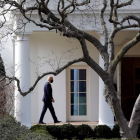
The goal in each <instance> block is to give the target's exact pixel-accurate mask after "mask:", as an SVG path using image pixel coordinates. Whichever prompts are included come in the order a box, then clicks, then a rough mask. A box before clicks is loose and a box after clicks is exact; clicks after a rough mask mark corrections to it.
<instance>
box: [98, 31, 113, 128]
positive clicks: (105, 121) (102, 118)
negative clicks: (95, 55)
mask: <svg viewBox="0 0 140 140" xmlns="http://www.w3.org/2000/svg"><path fill="white" fill-rule="evenodd" d="M100 42H101V43H102V44H104V35H102V34H100ZM99 65H100V66H101V67H102V68H103V67H104V61H103V59H102V57H101V55H100V54H99ZM103 90H104V83H103V81H102V79H101V78H100V77H99V125H107V126H109V127H111V128H112V127H113V126H114V115H113V113H112V111H111V109H110V107H109V106H108V104H107V103H106V101H105V98H104V95H103Z"/></svg>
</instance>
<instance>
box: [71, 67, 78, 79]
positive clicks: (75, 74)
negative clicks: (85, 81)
mask: <svg viewBox="0 0 140 140" xmlns="http://www.w3.org/2000/svg"><path fill="white" fill-rule="evenodd" d="M71 80H78V69H71Z"/></svg>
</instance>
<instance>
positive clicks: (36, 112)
mask: <svg viewBox="0 0 140 140" xmlns="http://www.w3.org/2000/svg"><path fill="white" fill-rule="evenodd" d="M93 33H94V32H91V34H93ZM30 45H31V61H33V62H34V63H35V64H37V66H39V64H43V63H44V64H43V65H42V67H40V71H41V72H46V71H52V68H51V67H50V66H49V65H48V64H45V60H46V58H45V57H47V56H48V55H49V56H48V57H47V59H48V60H49V59H52V60H53V59H55V58H56V57H57V58H58V59H59V58H60V57H61V55H62V51H63V52H65V51H67V50H68V49H72V48H75V47H77V48H78V49H76V50H73V53H66V54H65V55H64V57H65V56H67V57H69V56H70V55H71V54H72V56H71V57H70V59H66V58H64V59H62V63H61V66H62V65H64V64H65V63H66V62H67V61H69V60H73V59H74V58H79V57H81V56H82V50H81V48H80V45H79V43H78V42H77V41H76V40H73V39H70V40H68V39H67V38H65V37H63V36H61V35H60V34H59V33H57V34H56V33H55V32H34V33H33V34H32V35H31V40H30ZM87 45H88V49H89V54H90V55H91V57H92V58H93V59H94V60H95V61H96V62H97V63H98V61H99V53H98V52H97V50H96V49H95V47H94V46H92V45H91V44H90V43H89V42H87ZM52 50H53V52H54V54H55V55H52V53H51V52H52ZM38 56H39V57H38ZM37 57H38V58H37ZM43 57H44V58H43ZM40 58H41V59H40ZM55 61H56V60H55ZM81 64H83V63H76V64H75V65H81ZM55 68H57V65H56V63H55ZM34 73H35V65H34V64H33V63H31V83H32V84H33V83H34V80H35V78H34V76H35V74H34ZM89 75H90V79H89V80H90V85H89V89H90V97H91V98H90V120H91V121H97V120H98V102H99V101H98V87H99V85H98V83H99V81H98V80H99V78H98V75H97V74H96V73H95V72H94V71H93V70H92V69H91V68H90V73H89ZM53 77H54V83H52V89H53V97H54V99H55V103H54V104H53V105H54V108H55V112H56V115H57V117H58V119H59V120H61V121H63V122H65V121H66V88H67V86H66V78H67V77H66V70H64V71H63V72H61V73H60V74H59V75H58V76H53ZM46 82H47V76H46V77H44V78H43V79H42V80H40V82H39V83H38V85H37V88H36V90H34V93H32V123H37V122H38V120H39V117H40V114H41V110H42V107H43V102H42V97H43V94H44V93H43V87H44V84H45V83H46ZM44 122H46V123H51V122H53V119H52V117H51V115H50V112H49V111H48V110H47V113H46V115H45V117H44Z"/></svg>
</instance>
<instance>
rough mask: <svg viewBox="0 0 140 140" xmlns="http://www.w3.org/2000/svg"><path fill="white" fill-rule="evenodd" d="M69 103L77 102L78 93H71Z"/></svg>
mask: <svg viewBox="0 0 140 140" xmlns="http://www.w3.org/2000/svg"><path fill="white" fill-rule="evenodd" d="M71 103H72V104H78V93H71Z"/></svg>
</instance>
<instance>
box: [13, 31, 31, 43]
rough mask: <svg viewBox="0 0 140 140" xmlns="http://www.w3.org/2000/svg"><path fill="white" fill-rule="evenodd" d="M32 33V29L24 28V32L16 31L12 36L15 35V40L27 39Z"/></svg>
mask: <svg viewBox="0 0 140 140" xmlns="http://www.w3.org/2000/svg"><path fill="white" fill-rule="evenodd" d="M32 33H33V31H32V30H26V31H24V33H19V32H16V33H15V34H14V35H13V36H16V40H17V41H29V40H30V35H31V34H32Z"/></svg>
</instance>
